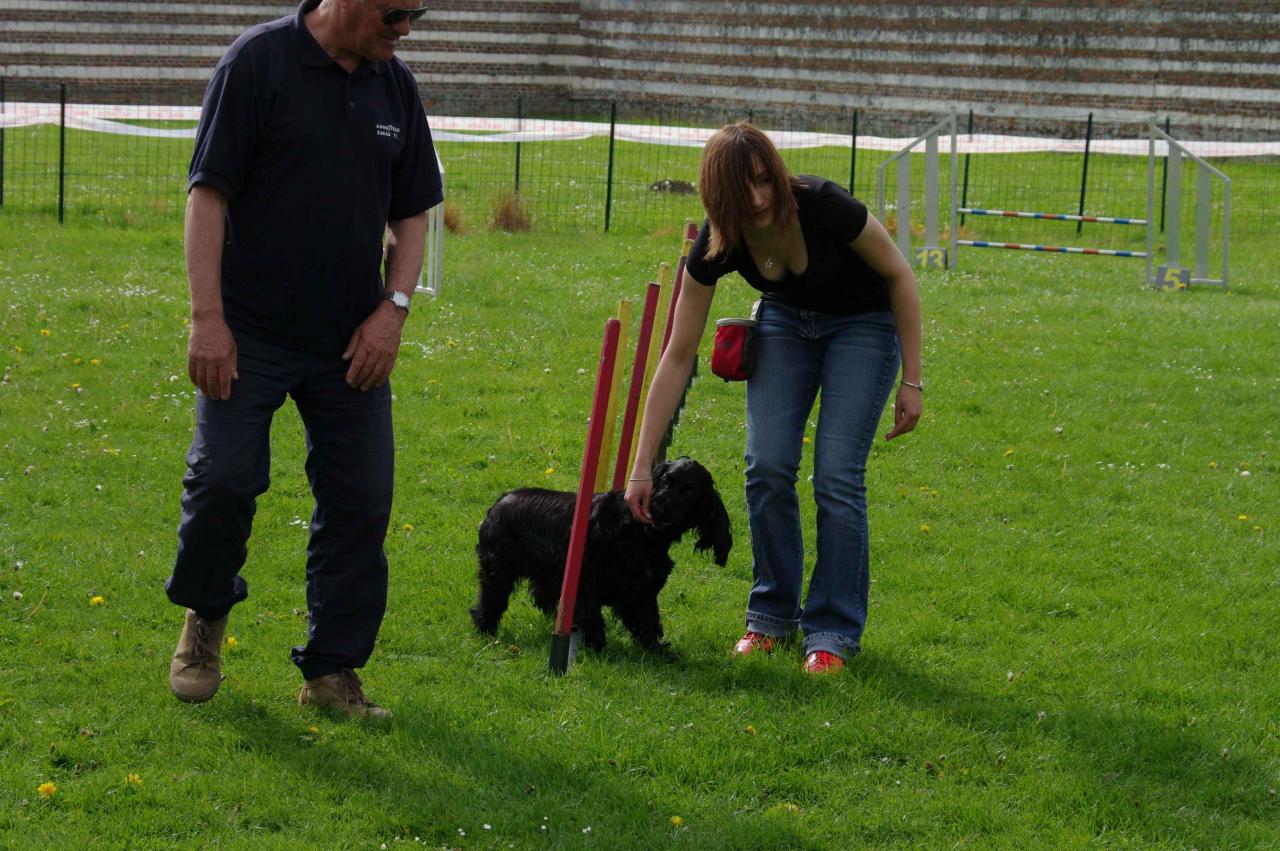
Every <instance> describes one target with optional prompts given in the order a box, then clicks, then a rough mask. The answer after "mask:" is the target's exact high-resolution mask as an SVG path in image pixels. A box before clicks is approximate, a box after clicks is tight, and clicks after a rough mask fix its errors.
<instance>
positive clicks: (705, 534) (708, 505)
mask: <svg viewBox="0 0 1280 851" xmlns="http://www.w3.org/2000/svg"><path fill="white" fill-rule="evenodd" d="M707 491H708V493H707V494H706V497H705V498H704V499H703V500H702V513H701V515H700V516H699V517H698V542H697V543H696V544H694V545H693V546H694V549H697V550H703V551H705V550H713V551H714V553H715V562H716V564H718V565H720V566H721V567H724V566H725V565H726V564H728V563H729V550H730V549H731V548H732V547H733V532H732V531H731V530H730V528H729V512H728V511H725V508H724V502H723V501H722V500H721V499H720V494H719V492H718V491H717V490H716V489H715V486H714V485H708V486H707Z"/></svg>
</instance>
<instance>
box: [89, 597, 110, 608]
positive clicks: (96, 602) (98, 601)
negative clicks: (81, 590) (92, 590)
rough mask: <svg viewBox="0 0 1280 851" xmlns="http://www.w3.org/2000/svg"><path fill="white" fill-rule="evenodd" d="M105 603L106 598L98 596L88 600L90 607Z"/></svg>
mask: <svg viewBox="0 0 1280 851" xmlns="http://www.w3.org/2000/svg"><path fill="white" fill-rule="evenodd" d="M105 602H107V598H106V597H103V596H102V595H100V594H95V595H94V596H92V597H90V598H89V605H90V606H101V605H102V604H103V603H105Z"/></svg>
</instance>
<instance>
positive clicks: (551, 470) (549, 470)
mask: <svg viewBox="0 0 1280 851" xmlns="http://www.w3.org/2000/svg"><path fill="white" fill-rule="evenodd" d="M555 471H556V468H555V467H548V468H547V475H548V476H549V475H551V474H552V473H554V472H555Z"/></svg>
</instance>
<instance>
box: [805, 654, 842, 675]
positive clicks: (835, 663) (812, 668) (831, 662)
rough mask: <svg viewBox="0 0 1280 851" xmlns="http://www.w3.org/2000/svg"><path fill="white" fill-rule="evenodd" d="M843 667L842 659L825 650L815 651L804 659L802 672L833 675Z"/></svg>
mask: <svg viewBox="0 0 1280 851" xmlns="http://www.w3.org/2000/svg"><path fill="white" fill-rule="evenodd" d="M843 667H844V660H843V659H841V658H840V657H839V656H837V655H836V654H834V653H828V652H827V651H825V650H815V651H813V652H812V653H810V654H809V655H808V656H806V657H804V672H805V673H806V674H835V673H838V672H839V671H840V669H841V668H843Z"/></svg>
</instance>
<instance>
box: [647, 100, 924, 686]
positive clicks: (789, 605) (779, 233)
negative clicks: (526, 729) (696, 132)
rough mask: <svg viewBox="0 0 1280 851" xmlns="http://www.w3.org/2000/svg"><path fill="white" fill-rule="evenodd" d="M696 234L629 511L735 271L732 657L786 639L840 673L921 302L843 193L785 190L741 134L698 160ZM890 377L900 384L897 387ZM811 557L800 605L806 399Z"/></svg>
mask: <svg viewBox="0 0 1280 851" xmlns="http://www.w3.org/2000/svg"><path fill="white" fill-rule="evenodd" d="M699 178H700V179H699V187H698V188H699V192H700V194H701V199H702V206H703V208H704V209H705V210H706V213H707V221H706V222H705V223H704V224H703V226H702V231H701V232H700V233H699V234H698V238H697V240H695V242H694V245H693V250H692V251H691V253H690V255H689V260H688V263H687V265H686V267H685V276H684V286H683V289H682V291H681V294H680V300H679V303H678V304H677V305H676V313H675V325H674V328H673V330H672V334H671V339H670V342H669V343H668V345H667V349H666V351H665V352H664V353H663V356H662V360H661V361H660V363H659V364H658V369H657V372H656V373H655V375H654V378H653V383H652V386H651V388H650V390H649V398H648V401H647V402H646V405H645V414H644V422H643V423H642V424H641V427H640V437H639V440H638V445H637V450H636V456H635V464H634V466H633V467H632V470H631V477H630V481H629V482H628V485H627V492H626V499H627V502H628V504H629V505H630V506H631V510H632V513H634V514H635V516H636V517H637V519H639V520H641V521H645V522H651V518H650V516H649V497H650V494H651V493H652V488H653V486H652V482H651V475H650V468H651V467H652V464H653V460H654V454H655V452H656V451H657V448H658V443H659V441H660V440H661V438H662V435H663V433H664V432H665V431H666V428H667V423H668V422H669V421H670V420H671V416H672V414H673V413H674V412H675V408H676V405H677V403H678V401H679V398H680V395H681V392H682V390H683V389H684V387H685V383H686V381H687V380H688V377H689V374H690V372H691V370H692V369H693V364H694V361H695V359H696V358H697V353H698V342H699V341H700V340H701V338H702V334H703V331H704V329H705V327H706V323H707V316H708V314H709V312H710V308H711V300H712V298H713V296H714V295H715V285H716V282H717V280H719V279H720V278H721V277H722V276H724V275H726V274H728V273H729V272H737V273H738V274H740V275H741V276H742V278H743V279H744V280H745V281H746V282H747V283H748V284H750V285H751V286H752V287H754V288H756V289H757V290H760V291H761V293H762V294H763V296H762V304H761V308H760V313H759V317H758V318H759V320H760V327H759V333H758V337H757V352H756V355H757V359H756V365H755V370H754V372H753V373H752V375H751V378H750V379H749V380H748V381H747V452H746V465H747V466H746V497H747V511H748V515H749V520H750V527H751V553H752V558H753V564H752V572H753V574H754V576H755V584H754V586H753V587H752V589H751V594H750V597H749V599H748V601H747V613H746V634H745V635H743V637H742V638H741V639H740V640H739V641H738V642H737V644H736V645H735V647H734V652H735V653H738V654H743V655H745V654H747V653H752V652H755V651H757V650H760V651H762V652H769V651H771V650H773V648H774V645H775V643H776V642H777V641H778V640H779V639H782V638H785V637H788V636H790V635H792V634H793V633H794V632H795V631H796V630H797V629H799V630H801V632H802V633H803V636H804V670H806V671H809V672H811V673H823V672H834V671H838V670H839V669H840V668H841V667H843V665H844V660H845V659H847V658H849V657H851V656H853V655H854V654H856V653H857V652H858V650H859V641H860V639H861V637H862V631H863V627H864V626H865V625H866V619H867V590H868V584H869V582H870V571H869V562H870V556H869V547H868V541H867V504H866V487H865V485H864V478H865V472H866V462H867V455H868V454H869V453H870V451H871V443H872V441H873V440H874V438H875V430H876V427H877V425H878V423H879V421H880V415H881V413H882V412H883V410H884V405H885V402H886V401H887V400H888V397H889V393H890V391H891V390H893V386H894V384H895V381H896V383H897V384H898V389H897V395H896V397H895V401H894V425H893V428H892V430H891V431H889V433H888V434H886V435H885V437H886V439H890V440H891V439H893V438H895V437H897V436H899V435H901V434H905V433H906V432H909V431H911V430H912V429H913V428H915V426H916V422H917V421H918V420H919V419H920V409H921V392H922V389H923V388H922V385H921V377H920V296H919V293H918V291H917V290H916V280H915V275H914V274H912V272H911V268H910V266H909V265H908V264H907V262H906V260H905V259H904V258H903V257H902V254H901V253H900V252H899V251H898V249H897V246H895V245H894V243H893V240H892V239H891V238H890V237H889V235H888V233H886V232H885V229H884V228H883V227H882V226H881V225H880V223H879V222H878V221H876V220H875V218H874V217H872V216H871V215H870V214H869V213H868V212H867V208H866V207H865V206H864V205H863V204H862V203H861V202H859V201H858V200H857V199H855V198H854V197H853V196H851V195H850V194H849V193H848V192H846V191H845V190H844V189H842V188H841V187H839V186H837V185H836V184H834V183H831V182H830V181H827V180H823V179H822V178H820V177H811V176H799V177H793V176H792V175H791V174H790V173H789V172H788V171H787V167H786V166H785V165H784V164H783V162H782V158H781V156H779V154H778V151H777V149H776V148H775V147H774V146H773V143H772V142H770V141H769V138H768V137H767V136H765V134H764V133H762V132H760V131H759V130H757V129H756V128H754V127H752V126H751V125H749V124H747V123H745V122H738V123H736V124H731V125H727V126H725V127H723V128H721V129H720V130H719V131H717V132H716V133H715V134H714V135H713V136H712V137H711V139H710V140H708V142H707V144H706V147H705V148H704V149H703V154H702V166H701V171H700V176H699ZM899 364H901V366H902V376H901V379H900V380H898V368H899ZM819 393H820V394H821V397H822V404H821V406H820V409H819V414H818V426H817V434H816V439H815V441H814V459H813V467H814V473H813V491H814V498H815V501H816V502H817V508H818V514H817V525H818V534H817V560H816V562H815V564H814V568H813V576H812V578H811V579H810V581H809V592H808V596H807V598H805V600H804V603H803V605H801V590H802V587H801V586H802V585H803V581H804V544H803V540H802V537H801V530H800V505H799V498H798V497H797V494H796V478H797V471H798V469H799V465H800V453H801V446H802V445H803V439H804V431H805V426H806V423H807V422H808V418H809V415H810V412H811V411H812V409H813V404H814V401H815V399H816V398H817V397H818V395H819Z"/></svg>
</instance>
